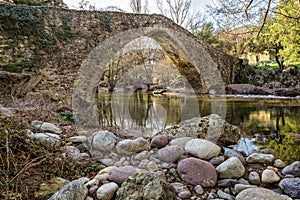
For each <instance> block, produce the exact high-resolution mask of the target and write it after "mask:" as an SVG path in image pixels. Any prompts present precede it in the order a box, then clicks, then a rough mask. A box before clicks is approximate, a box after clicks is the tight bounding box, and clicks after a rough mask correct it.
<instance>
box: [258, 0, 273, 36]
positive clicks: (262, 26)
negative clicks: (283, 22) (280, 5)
mask: <svg viewBox="0 0 300 200" xmlns="http://www.w3.org/2000/svg"><path fill="white" fill-rule="evenodd" d="M271 2H272V0H268V7H267V10H266V12H265V15H264V19H263V22H262V25H261V26H260V28H259V30H258V32H257V37H259V34H260V33H261V31H262V30H263V28H264V26H265V23H266V20H267V17H268V14H269V11H270V7H271Z"/></svg>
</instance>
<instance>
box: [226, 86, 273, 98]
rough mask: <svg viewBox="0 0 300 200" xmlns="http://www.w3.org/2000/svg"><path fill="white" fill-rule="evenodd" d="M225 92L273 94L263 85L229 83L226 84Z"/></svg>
mask: <svg viewBox="0 0 300 200" xmlns="http://www.w3.org/2000/svg"><path fill="white" fill-rule="evenodd" d="M226 93H227V94H258V95H270V94H275V93H274V91H273V90H270V89H268V88H265V87H259V86H255V85H251V84H229V85H227V86H226Z"/></svg>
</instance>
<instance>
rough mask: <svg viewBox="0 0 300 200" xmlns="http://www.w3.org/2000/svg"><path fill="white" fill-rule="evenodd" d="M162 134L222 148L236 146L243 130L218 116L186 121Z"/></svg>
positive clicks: (213, 115)
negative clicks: (193, 139) (198, 139)
mask: <svg viewBox="0 0 300 200" xmlns="http://www.w3.org/2000/svg"><path fill="white" fill-rule="evenodd" d="M160 134H163V135H168V136H169V137H171V138H173V139H174V138H182V137H192V138H201V139H206V140H209V141H211V142H214V143H217V144H222V146H226V145H229V144H236V143H237V142H238V141H239V139H240V138H241V130H240V129H239V128H238V127H237V126H234V125H231V124H229V123H228V122H226V121H225V120H224V119H223V118H222V117H220V116H218V115H216V114H211V115H209V116H205V117H198V118H192V119H189V120H185V121H183V122H181V123H179V124H177V125H175V126H172V127H170V128H166V129H164V130H163V131H162V132H160Z"/></svg>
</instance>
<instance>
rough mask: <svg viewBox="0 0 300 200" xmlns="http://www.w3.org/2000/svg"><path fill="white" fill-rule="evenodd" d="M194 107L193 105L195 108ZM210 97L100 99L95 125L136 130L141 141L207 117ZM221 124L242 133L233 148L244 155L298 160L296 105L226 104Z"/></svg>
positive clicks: (242, 100) (241, 100)
mask: <svg viewBox="0 0 300 200" xmlns="http://www.w3.org/2000/svg"><path fill="white" fill-rule="evenodd" d="M195 101H197V103H195ZM212 101H217V99H216V98H213V99H212V98H210V97H209V96H197V97H195V96H184V95H159V96H153V95H151V94H148V93H143V92H142V91H135V92H133V93H132V94H123V93H113V94H109V93H99V96H98V110H99V122H100V125H101V126H102V127H105V126H117V127H119V128H120V129H129V130H140V131H142V132H143V133H145V134H146V135H148V136H149V135H150V136H151V134H153V133H156V132H158V131H160V130H163V129H164V128H166V127H169V126H172V125H175V124H178V123H179V122H181V121H184V120H186V119H191V118H193V117H199V116H206V115H209V114H212V113H211V106H212ZM225 105H226V121H228V122H229V123H231V124H234V125H237V126H239V127H240V128H241V129H242V130H244V131H245V132H246V133H247V138H243V139H242V140H241V141H240V143H239V144H238V145H237V146H236V148H237V149H239V150H243V151H245V152H246V153H247V154H249V153H251V152H253V151H254V150H256V149H258V148H259V147H270V148H272V149H274V150H275V151H276V153H277V154H278V156H279V158H281V159H282V160H284V161H286V162H287V163H291V162H292V161H295V160H300V145H299V144H300V142H299V140H300V135H299V133H300V112H299V111H300V99H299V98H298V99H295V98H294V99H285V98H282V99H278V98H253V97H252V98H248V97H233V96H232V97H227V98H226V104H225Z"/></svg>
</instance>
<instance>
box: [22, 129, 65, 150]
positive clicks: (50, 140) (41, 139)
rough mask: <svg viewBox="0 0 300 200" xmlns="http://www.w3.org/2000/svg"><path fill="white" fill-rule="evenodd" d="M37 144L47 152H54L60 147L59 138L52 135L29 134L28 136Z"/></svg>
mask: <svg viewBox="0 0 300 200" xmlns="http://www.w3.org/2000/svg"><path fill="white" fill-rule="evenodd" d="M27 136H29V137H30V138H32V139H33V140H34V141H35V142H36V143H37V144H41V145H43V146H44V147H46V148H47V149H49V150H54V149H57V148H58V147H60V145H61V138H60V136H59V135H57V134H54V133H31V134H28V135H27Z"/></svg>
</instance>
